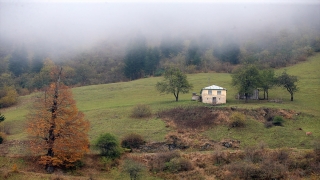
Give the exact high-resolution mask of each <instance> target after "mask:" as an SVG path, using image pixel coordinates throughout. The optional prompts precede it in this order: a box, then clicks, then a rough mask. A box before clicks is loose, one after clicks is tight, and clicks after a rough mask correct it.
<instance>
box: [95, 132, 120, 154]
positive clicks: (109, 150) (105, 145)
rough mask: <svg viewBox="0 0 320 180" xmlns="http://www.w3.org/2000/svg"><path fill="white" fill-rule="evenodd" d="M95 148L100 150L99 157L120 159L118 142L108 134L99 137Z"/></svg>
mask: <svg viewBox="0 0 320 180" xmlns="http://www.w3.org/2000/svg"><path fill="white" fill-rule="evenodd" d="M95 146H96V148H98V149H99V150H100V155H101V156H106V157H109V158H111V159H115V158H118V157H120V155H121V152H122V150H121V148H120V146H119V142H118V140H117V139H116V137H115V136H114V135H112V134H110V133H105V134H103V135H100V137H99V138H98V140H97V142H96V143H95Z"/></svg>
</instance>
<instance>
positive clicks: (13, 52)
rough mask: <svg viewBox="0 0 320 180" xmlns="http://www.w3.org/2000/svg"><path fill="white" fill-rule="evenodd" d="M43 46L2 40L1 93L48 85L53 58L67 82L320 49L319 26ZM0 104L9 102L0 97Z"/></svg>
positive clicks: (274, 59) (290, 56)
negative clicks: (83, 45)
mask: <svg viewBox="0 0 320 180" xmlns="http://www.w3.org/2000/svg"><path fill="white" fill-rule="evenodd" d="M40 47H41V48H40ZM45 47H46V45H45V44H43V46H41V45H40V46H38V47H36V46H26V45H21V44H19V45H12V44H10V43H8V42H7V44H6V41H2V42H1V44H0V98H1V99H2V98H3V97H6V96H7V94H8V91H10V92H11V91H12V88H14V89H16V91H17V92H18V94H20V95H24V94H27V93H30V92H32V91H34V90H38V89H41V88H43V87H45V86H47V85H48V84H49V82H50V75H49V72H50V71H49V69H50V66H52V65H53V64H56V65H59V66H62V67H63V69H64V74H65V76H66V78H64V83H65V84H66V85H69V86H84V85H92V84H104V83H113V82H119V81H128V80H134V79H139V78H145V77H149V76H160V75H161V74H162V73H163V72H164V69H165V68H167V67H172V66H174V67H177V68H179V69H180V70H182V71H183V72H185V73H197V72H231V71H232V70H233V68H234V67H235V66H237V65H239V64H243V63H250V64H256V65H257V66H259V67H260V68H262V69H263V68H270V67H271V68H278V67H284V66H287V65H290V64H294V63H297V62H299V61H305V60H306V58H307V57H308V56H310V55H312V54H313V53H314V52H320V30H319V28H318V30H317V28H308V29H305V30H300V31H299V32H298V31H290V30H288V29H284V30H280V31H277V32H275V31H272V32H271V31H270V32H268V31H267V30H266V32H264V33H260V34H253V35H252V36H251V37H245V38H241V37H237V38H233V37H232V36H231V35H224V36H218V35H208V34H203V35H199V36H194V37H192V38H190V37H188V38H187V37H182V36H181V37H179V36H174V37H173V36H169V35H168V36H164V37H162V39H161V40H160V41H159V42H152V43H151V42H150V40H148V39H147V38H146V37H145V36H143V35H141V34H140V35H136V36H135V37H134V38H132V39H131V40H130V41H129V42H128V43H121V42H117V41H103V42H100V43H99V44H96V45H95V46H94V47H91V48H90V49H86V50H82V51H80V52H79V51H71V50H70V51H66V50H65V49H63V48H61V52H60V54H59V55H56V54H55V53H54V52H53V51H50V48H45ZM55 51H58V50H55ZM62 52H63V53H62ZM9 87H10V88H9ZM11 94H14V93H13V92H11ZM1 106H2V107H5V106H7V105H6V103H4V102H3V101H2V100H0V107H1Z"/></svg>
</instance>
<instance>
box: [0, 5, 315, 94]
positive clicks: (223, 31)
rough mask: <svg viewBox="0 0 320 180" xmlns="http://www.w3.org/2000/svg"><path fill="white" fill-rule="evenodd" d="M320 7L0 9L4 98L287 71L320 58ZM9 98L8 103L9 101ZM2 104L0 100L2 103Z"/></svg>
mask: <svg viewBox="0 0 320 180" xmlns="http://www.w3.org/2000/svg"><path fill="white" fill-rule="evenodd" d="M319 17H320V2H319V1H315V0H314V1H311V0H310V1H302V0H301V1H299V0H296V1H284V0H283V1H262V0H260V1H257V2H255V1H239V2H237V3H236V2H232V1H226V2H225V1H223V2H222V1H218V0H216V1H201V2H198V3H194V2H190V1H189V2H183V1H180V2H178V1H173V2H159V1H158V2H149V3H147V2H139V1H135V2H130V1H128V2H115V1H93V2H90V1H81V0H79V1H71V0H69V1H60V0H55V1H51V0H48V1H37V0H33V1H17V0H14V1H9V0H0V90H1V89H2V88H4V87H12V88H13V89H17V91H18V93H19V94H25V93H29V92H32V91H34V90H36V89H41V88H43V87H45V86H46V85H48V83H49V82H50V77H49V72H48V70H49V69H50V67H51V66H52V65H53V64H57V65H59V66H64V71H65V73H66V79H65V81H64V83H65V84H67V85H70V86H84V85H91V84H101V83H112V82H119V81H129V80H134V79H139V78H144V77H150V76H160V75H162V73H163V72H164V69H166V68H168V67H172V66H174V67H177V68H179V69H180V70H182V71H183V72H184V73H198V72H227V73H231V72H232V71H233V69H234V68H235V67H237V66H238V65H241V64H248V63H250V64H257V65H258V66H259V68H260V69H266V68H278V67H285V66H288V65H291V64H295V63H298V62H301V61H305V60H306V59H307V57H309V56H311V55H313V54H314V52H320V21H319ZM3 94H5V93H3ZM0 98H1V97H0Z"/></svg>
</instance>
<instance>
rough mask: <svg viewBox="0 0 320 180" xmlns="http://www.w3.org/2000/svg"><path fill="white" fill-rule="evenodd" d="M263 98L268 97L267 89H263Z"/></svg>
mask: <svg viewBox="0 0 320 180" xmlns="http://www.w3.org/2000/svg"><path fill="white" fill-rule="evenodd" d="M263 99H266V90H265V89H264V90H263Z"/></svg>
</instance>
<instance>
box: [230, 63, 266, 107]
mask: <svg viewBox="0 0 320 180" xmlns="http://www.w3.org/2000/svg"><path fill="white" fill-rule="evenodd" d="M231 76H232V85H233V86H236V87H237V88H238V92H239V93H240V94H244V95H245V97H246V102H247V101H248V97H249V95H250V94H251V93H252V92H253V91H254V89H256V88H258V87H259V84H260V76H259V70H258V69H257V67H255V66H254V65H248V66H243V67H242V68H240V69H238V70H236V71H235V73H233V74H232V75H231Z"/></svg>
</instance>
